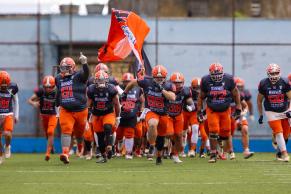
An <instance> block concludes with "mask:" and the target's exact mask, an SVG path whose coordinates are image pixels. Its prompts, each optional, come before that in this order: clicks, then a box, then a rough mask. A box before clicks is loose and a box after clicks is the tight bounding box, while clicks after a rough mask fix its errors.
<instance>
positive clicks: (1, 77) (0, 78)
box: [0, 71, 11, 90]
mask: <svg viewBox="0 0 291 194" xmlns="http://www.w3.org/2000/svg"><path fill="white" fill-rule="evenodd" d="M10 83H11V78H10V75H9V74H8V73H7V71H0V87H1V89H2V90H5V89H7V87H8V86H9V85H10Z"/></svg>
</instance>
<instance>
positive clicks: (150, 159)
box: [147, 146, 154, 161]
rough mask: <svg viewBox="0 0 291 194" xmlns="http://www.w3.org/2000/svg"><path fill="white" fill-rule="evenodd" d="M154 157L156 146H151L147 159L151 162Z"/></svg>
mask: <svg viewBox="0 0 291 194" xmlns="http://www.w3.org/2000/svg"><path fill="white" fill-rule="evenodd" d="M153 157H154V146H150V148H149V152H148V154H147V158H148V160H149V161H152V160H153Z"/></svg>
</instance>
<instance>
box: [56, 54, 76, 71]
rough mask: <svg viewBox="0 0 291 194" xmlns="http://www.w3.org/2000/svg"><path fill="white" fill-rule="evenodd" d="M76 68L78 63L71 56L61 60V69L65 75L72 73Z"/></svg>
mask: <svg viewBox="0 0 291 194" xmlns="http://www.w3.org/2000/svg"><path fill="white" fill-rule="evenodd" d="M75 70H76V63H75V61H74V60H73V59H72V58H71V57H65V58H63V59H62V60H61V63H60V71H61V73H62V74H63V75H71V74H72V73H73V72H74V71H75Z"/></svg>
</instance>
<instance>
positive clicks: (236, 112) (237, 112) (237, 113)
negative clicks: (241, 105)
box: [233, 109, 241, 120]
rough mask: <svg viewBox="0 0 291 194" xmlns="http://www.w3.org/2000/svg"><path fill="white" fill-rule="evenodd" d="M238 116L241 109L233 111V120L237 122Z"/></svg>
mask: <svg viewBox="0 0 291 194" xmlns="http://www.w3.org/2000/svg"><path fill="white" fill-rule="evenodd" d="M240 115H241V109H235V112H234V115H233V117H234V119H235V120H238V119H239V118H240Z"/></svg>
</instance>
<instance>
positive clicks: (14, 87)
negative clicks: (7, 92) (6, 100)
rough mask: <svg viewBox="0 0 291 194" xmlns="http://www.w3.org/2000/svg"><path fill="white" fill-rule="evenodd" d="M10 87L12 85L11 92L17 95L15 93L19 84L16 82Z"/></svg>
mask: <svg viewBox="0 0 291 194" xmlns="http://www.w3.org/2000/svg"><path fill="white" fill-rule="evenodd" d="M10 87H11V93H12V95H15V94H17V93H18V86H17V84H16V83H12V84H11V86H10Z"/></svg>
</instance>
